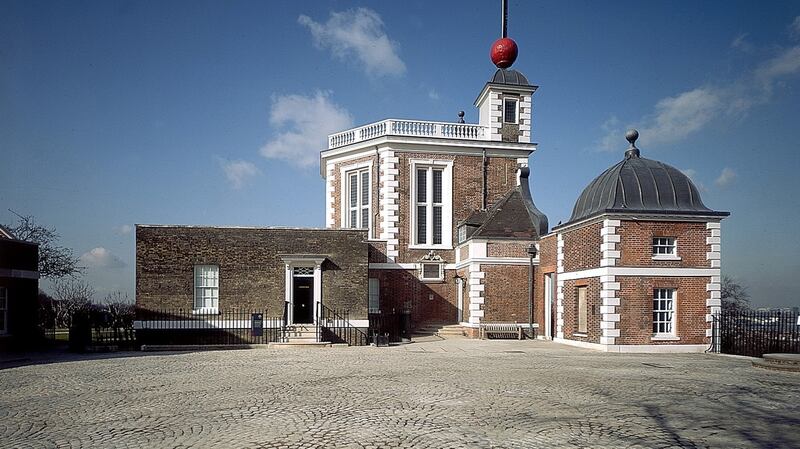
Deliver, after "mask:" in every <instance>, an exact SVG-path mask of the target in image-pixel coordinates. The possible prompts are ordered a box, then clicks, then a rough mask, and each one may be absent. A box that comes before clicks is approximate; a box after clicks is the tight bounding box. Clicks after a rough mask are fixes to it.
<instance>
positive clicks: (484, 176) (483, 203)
mask: <svg viewBox="0 0 800 449" xmlns="http://www.w3.org/2000/svg"><path fill="white" fill-rule="evenodd" d="M488 165H489V160H488V159H486V148H484V149H483V200H482V202H481V209H482V210H486V200H487V197H488V196H489V193H488V192H487V190H488V186H487V179H486V171H487V169H486V167H487V166H488Z"/></svg>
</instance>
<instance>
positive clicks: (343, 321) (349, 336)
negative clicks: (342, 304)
mask: <svg viewBox="0 0 800 449" xmlns="http://www.w3.org/2000/svg"><path fill="white" fill-rule="evenodd" d="M316 316H317V341H329V342H331V343H347V344H348V345H350V346H366V345H368V344H369V343H370V341H369V336H368V335H367V334H366V332H364V331H363V330H362V329H361V328H358V327H356V326H353V325H352V324H351V322H350V312H349V311H341V312H339V311H336V310H334V309H331V308H329V307H328V306H326V305H324V304H318V306H317V310H316Z"/></svg>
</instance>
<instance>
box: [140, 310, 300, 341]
mask: <svg viewBox="0 0 800 449" xmlns="http://www.w3.org/2000/svg"><path fill="white" fill-rule="evenodd" d="M284 313H285V312H284ZM285 322H286V321H285V320H284V319H283V318H282V317H274V316H273V317H270V316H269V314H268V312H267V311H266V310H258V311H240V310H232V311H220V312H215V313H198V312H197V311H193V310H184V309H178V310H170V309H162V310H142V309H140V310H138V311H137V313H136V323H135V328H136V337H137V343H138V344H139V345H146V344H147V345H156V344H158V345H234V344H266V343H271V342H280V341H286V340H285V338H286V329H285V326H284V323H285Z"/></svg>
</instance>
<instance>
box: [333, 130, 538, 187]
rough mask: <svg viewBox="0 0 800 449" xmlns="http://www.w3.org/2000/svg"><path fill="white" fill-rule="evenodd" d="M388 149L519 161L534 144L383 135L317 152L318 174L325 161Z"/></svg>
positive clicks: (530, 150) (529, 151) (534, 148)
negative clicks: (505, 158)
mask: <svg viewBox="0 0 800 449" xmlns="http://www.w3.org/2000/svg"><path fill="white" fill-rule="evenodd" d="M384 147H390V148H391V150H393V151H394V152H395V153H398V152H400V153H402V152H406V153H408V152H411V153H436V154H458V155H470V156H482V155H483V150H486V155H487V156H489V157H508V158H521V157H528V156H530V155H531V154H532V153H533V152H535V151H536V144H535V143H517V142H498V141H489V140H461V139H439V138H426V137H409V136H382V137H378V138H375V139H370V140H366V141H363V142H358V143H355V144H352V145H347V146H343V147H340V148H335V149H332V150H325V151H322V152H321V153H320V175H321V176H322V177H325V169H324V168H323V167H325V165H326V164H327V163H328V162H333V161H336V162H338V161H340V160H347V159H350V158H353V157H356V156H363V155H364V153H366V152H374V151H375V150H376V149H377V150H378V151H381V150H382V149H383V148H384Z"/></svg>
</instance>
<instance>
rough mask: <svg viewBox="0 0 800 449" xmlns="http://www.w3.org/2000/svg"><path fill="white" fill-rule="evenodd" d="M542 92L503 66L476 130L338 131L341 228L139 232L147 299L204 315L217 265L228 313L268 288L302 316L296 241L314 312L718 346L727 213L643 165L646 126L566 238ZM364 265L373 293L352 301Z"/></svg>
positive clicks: (594, 341)
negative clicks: (545, 135) (535, 132)
mask: <svg viewBox="0 0 800 449" xmlns="http://www.w3.org/2000/svg"><path fill="white" fill-rule="evenodd" d="M512 62H513V61H512ZM507 66H508V65H503V67H507ZM536 89H537V86H535V85H533V84H531V83H530V82H529V81H528V79H527V78H526V77H525V76H524V75H523V74H522V73H520V72H518V71H516V70H513V69H507V68H498V69H497V71H496V72H495V73H494V75H493V76H492V77H491V79H490V80H489V81H488V82H487V83H486V84H485V85H484V87H483V88H482V90H481V91H480V93H479V95H478V97H477V99H476V100H475V107H476V108H477V109H478V111H479V120H478V123H477V124H467V123H464V122H463V119H462V120H460V121H459V123H443V122H431V121H424V120H395V119H387V120H382V121H379V122H376V123H371V124H367V125H364V126H360V127H357V128H354V129H350V130H346V131H342V132H339V133H336V134H333V135H330V136H329V138H328V147H327V149H324V150H323V151H322V152H321V155H320V173H321V175H322V177H323V178H324V179H325V182H326V191H325V195H326V203H325V204H326V210H325V223H326V228H328V230H327V231H322V230H302V229H295V230H283V231H281V235H280V236H278V235H277V233H278V231H275V230H272V231H268V230H264V229H238V230H236V231H226V230H223V229H219V228H191V227H183V228H174V227H157V226H156V227H139V228H137V304H138V305H139V306H140V307H151V308H152V307H157V306H159V305H163V304H167V303H169V304H173V305H184V306H189V305H192V304H194V307H198V304H200V306H202V307H201V308H203V307H205V306H204V305H203V304H201V303H203V301H199V302H198V300H197V291H201V292H202V287H203V285H201V286H200V287H198V284H197V283H198V279H200V281H201V283H202V282H205V281H203V279H205V278H204V276H206V275H207V276H206V277H208V276H210V277H211V278H213V279H212V281H213V282H212V283H214V286H215V288H217V290H215V292H216V295H217V296H216V297H215V299H214V300H213V301H216V302H214V304H216V307H215V308H212V310H217V307H218V308H219V309H222V308H224V307H228V308H237V307H246V306H250V305H253V304H255V303H253V301H254V298H255V301H256V303H257V304H259V305H260V304H269V305H270V307H273V306H274V307H280V304H281V303H282V302H285V304H286V307H288V308H289V310H295V309H296V307H297V304H298V301H301V300H300V299H298V297H297V296H296V295H297V294H298V293H297V291H295V289H294V287H292V286H293V285H294V281H293V279H294V276H295V275H294V274H293V273H295V272H302V271H303V270H306V269H308V268H307V267H306V265H302V263H301V264H300V265H297V264H296V263H295V265H291V264H290V263H289V262H287V261H286V260H285V259H281V260H278V259H279V258H276V257H277V256H275V254H277V253H275V250H270V251H271V252H270V251H266V252H265V250H264V248H267V247H269V248H271V247H273V246H277V247H282V246H287V245H288V246H287V249H286V250H285V251H286V252H288V253H291V254H294V256H293V257H295V259H297V258H298V257H300V256H301V255H303V254H312V255H314V254H316V259H315V260H316V262H314V264H312V265H313V267H315V268H314V269H315V270H316V271H315V272H314V273H315V276H317V278H318V281H315V283H314V284H313V288H314V290H313V292H314V295H313V298H314V301H313V304H314V305H317V304H326V303H330V304H334V305H336V306H339V307H346V308H348V309H351V312H352V313H353V315H351V316H352V317H353V318H354V319H355V320H360V321H362V322H365V321H366V319H367V315H368V313H370V312H371V313H389V312H404V313H407V314H408V315H409V317H410V322H411V325H412V326H414V327H420V326H424V325H431V324H437V325H445V324H449V325H457V326H460V328H461V329H462V331H463V333H464V334H465V335H468V336H477V335H478V330H479V329H480V327H481V326H482V325H485V324H489V323H504V324H514V325H516V326H519V327H521V328H523V329H524V330H525V332H526V333H527V334H528V335H537V336H538V337H540V338H546V339H553V340H555V341H560V342H563V343H568V344H574V345H579V346H586V347H591V348H597V349H602V350H613V351H634V350H639V351H641V350H648V351H654V350H671V351H696V350H701V349H703V348H704V347H705V346H704V345H706V344H707V342H708V336H709V332H710V331H709V328H710V315H711V314H713V313H714V312H716V311H718V309H719V306H720V294H719V290H720V221H721V219H722V218H724V217H725V216H727V215H728V214H727V213H725V212H716V211H713V210H711V209H709V208H707V207H706V206H705V205H704V204H703V203H702V201H701V199H700V195H699V192H698V191H697V189H696V188H695V186H694V185H693V184H692V182H691V180H689V178H687V177H686V176H685V175H683V174H682V173H681V172H680V171H678V170H676V169H675V168H673V167H670V166H668V165H666V164H663V163H660V162H657V161H652V160H649V159H645V158H643V157H641V156H640V154H639V150H638V149H637V148H636V147H635V141H636V138H637V137H638V133H636V132H635V131H631V132H629V135H628V136H626V137H627V138H628V140H629V142H630V148H629V149H628V150H627V152H626V153H625V158H624V159H623V161H621V162H620V163H618V164H616V165H614V166H613V167H611V168H609V169H608V170H606V171H605V172H603V173H602V174H601V175H600V176H599V177H598V178H597V179H595V180H594V181H592V182H591V183H589V185H588V187H586V189H585V190H584V192H583V193H582V195H581V196H580V198H578V200H577V202H576V204H575V207H574V210H573V213H572V216H571V217H570V219H569V220H568V221H567V222H566V223H564V224H559V225H558V226H556V227H555V228H553V229H552V230H550V229H549V226H548V219H547V217H546V216H545V215H544V214H543V213H542V212H540V211H539V210H538V209H537V208H536V206H535V205H534V202H533V199H532V197H531V192H530V188H529V175H530V169H529V167H528V164H529V158H530V156H531V155H532V154H533V153H534V152H535V151H536V144H534V143H531V128H532V110H533V109H532V108H533V100H532V99H533V95H534V93H535V92H536ZM460 116H462V117H463V114H460ZM348 232H349V233H350V234H347V233H348ZM353 232H355V233H353ZM323 233H326V234H324V236H323ZM278 237H279V238H278ZM353 238H355V239H357V240H358V239H360V240H359V241H358V242H356V241H353V240H352V239H353ZM348 239H350V240H348ZM190 241H193V242H195V243H193V244H186V242H190ZM343 241H351V243H352V245H353V248H358V249H357V250H355V249H353V250H351V251H348V250H347V248H346V245H345V246H341V245H340V243H341V242H343ZM336 242H339V243H336ZM328 248H329V249H328ZM361 248H363V249H361ZM280 251H284V250H280ZM280 251H279V252H280ZM262 253H264V254H262ZM267 253H269V254H267ZM273 253H274V254H273ZM309 257H311V256H309ZM300 259H302V257H300ZM300 259H297V260H300ZM293 260H294V259H293ZM215 261H216V262H215ZM224 261H228V262H224ZM325 261H328V262H325ZM300 262H304V263H305V262H308V259H302V260H300ZM227 263H231V264H234V265H236V268H235V269H231V268H229V269H223V266H224V265H225V264H227ZM326 263H327V264H328V265H327V266H328V267H329V269H326V265H325V264H326ZM270 264H272V265H270ZM312 265H309V266H312ZM351 265H352V266H358V267H360V271H359V270H352V267H351ZM333 266H336V269H337V270H339V271H338V272H337V273H333V272H331V273H328V271H333ZM198 267H200V268H199V269H200V270H201V272H202V273H200V275H198V271H197V270H198ZM203 270H205V271H203ZM297 270H299V271H297ZM281 273H283V274H284V276H281ZM348 273H350V274H348ZM351 274H352V276H353V277H352V284H353V285H358V286H359V287H357V288H356V289H355V293H353V294H349V295H344V296H343V295H342V294H341V292H340V291H339V289H344V288H346V285H347V284H348V283H347V280H348V279H349V278H348V276H350V275H351ZM269 276H271V277H272V279H273V281H266V280H264V279H262V278H263V277H269ZM317 278H315V279H317ZM193 279H194V281H192V280H193ZM281 279H283V280H281ZM328 279H330V280H329V281H328ZM337 279H338V281H337ZM336 282H338V284H337V283H336ZM261 287H263V288H261ZM198 289H201V290H198ZM193 292H194V293H193ZM253 292H256V293H255V294H253ZM345 297H346V298H347V299H346V300H345V299H344V298H345ZM176 301H177V302H176ZM287 320H288V322H287V324H294V323H293V322H294V321H297V320H295V319H294V318H293V317H292V316H289V317H287ZM312 321H313V320H312ZM303 324H315V325H316V324H318V323H313V322H312V323H309V322H308V320H307V319H306V321H305V322H303Z"/></svg>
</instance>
